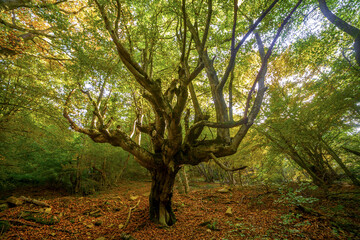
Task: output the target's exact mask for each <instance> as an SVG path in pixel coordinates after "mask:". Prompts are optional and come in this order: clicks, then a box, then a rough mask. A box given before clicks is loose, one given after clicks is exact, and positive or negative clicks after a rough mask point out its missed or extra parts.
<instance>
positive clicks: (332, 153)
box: [322, 140, 360, 186]
mask: <svg viewBox="0 0 360 240" xmlns="http://www.w3.org/2000/svg"><path fill="white" fill-rule="evenodd" d="M322 142H323V144H324V147H325V149H326V151H327V152H328V153H329V154H330V155H331V156H332V157H333V158H334V160H335V161H336V162H337V163H338V164H339V166H340V167H341V168H342V169H343V170H344V172H345V174H346V175H347V176H348V177H349V178H350V179H351V181H352V182H353V184H354V185H356V186H360V181H359V180H358V179H357V178H356V177H355V176H354V174H352V173H351V172H350V170H349V169H348V168H347V167H346V166H345V164H344V163H343V161H342V160H341V158H340V157H339V156H338V155H337V154H336V152H335V151H334V150H333V149H332V148H331V147H330V146H329V145H328V144H327V143H326V142H325V141H324V140H322Z"/></svg>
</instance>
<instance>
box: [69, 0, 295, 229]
mask: <svg viewBox="0 0 360 240" xmlns="http://www.w3.org/2000/svg"><path fill="white" fill-rule="evenodd" d="M301 2H302V1H301V0H300V1H298V2H297V3H293V6H290V7H285V8H284V9H287V11H288V12H287V13H284V14H283V16H282V19H281V20H280V21H279V20H278V21H279V23H280V24H277V26H278V27H279V28H278V29H277V31H276V30H275V31H273V33H272V37H271V39H270V41H268V45H269V46H267V48H266V47H264V44H263V41H262V40H261V37H260V34H261V30H259V25H260V23H262V22H263V21H264V19H266V17H267V15H268V14H269V13H270V12H271V11H273V10H274V8H276V7H277V5H280V6H282V5H281V4H282V3H278V0H274V1H273V2H272V3H271V4H268V5H267V6H265V7H264V10H263V11H262V12H261V11H259V12H258V13H257V14H258V16H256V17H254V18H255V19H254V20H255V21H252V19H251V18H249V17H248V16H246V14H244V13H241V9H239V5H240V4H239V3H238V1H237V0H235V1H234V2H233V6H231V7H230V9H231V12H232V16H230V17H232V26H229V29H228V32H229V35H230V36H231V37H230V40H229V45H230V46H229V49H228V52H229V56H228V59H227V60H226V64H225V65H223V67H224V68H221V69H216V65H215V64H214V61H215V56H213V55H212V54H211V53H210V51H208V49H207V48H208V41H209V39H214V38H215V37H216V36H215V35H216V34H215V33H214V31H212V29H213V28H216V27H217V26H215V25H214V24H213V22H214V18H215V17H216V16H214V13H213V11H214V6H213V5H214V4H216V5H219V4H220V3H218V2H216V3H215V1H214V2H213V1H212V0H208V1H207V2H206V3H205V2H204V1H200V2H199V3H196V4H194V2H192V6H195V5H196V6H199V7H197V8H196V9H195V10H196V11H193V9H192V8H191V9H192V10H191V11H190V10H189V9H190V7H188V6H189V5H187V4H188V3H187V2H186V1H185V0H183V1H182V2H181V3H173V4H169V5H168V6H166V8H167V10H166V14H170V15H171V18H172V19H174V21H173V22H172V24H174V25H176V27H174V28H175V29H176V31H174V32H173V34H174V36H173V38H174V39H175V40H174V41H173V43H174V46H172V47H173V48H175V49H176V48H177V47H178V49H179V53H178V56H179V58H178V64H176V68H175V69H174V71H176V72H177V77H176V78H174V79H171V80H169V79H159V76H156V74H154V73H153V70H152V66H153V64H154V62H155V61H154V60H153V58H154V56H153V55H154V52H151V48H149V47H148V46H149V45H151V44H152V46H154V44H156V43H154V41H152V42H146V43H144V45H145V46H146V47H147V48H146V49H145V50H144V51H143V56H142V57H141V62H140V61H137V60H136V59H139V58H138V57H136V56H135V54H134V51H133V49H131V47H132V46H131V41H130V40H129V39H126V34H125V33H126V32H127V31H128V29H126V28H128V27H130V26H126V24H122V20H123V19H124V18H123V16H124V12H127V13H131V12H136V11H137V9H136V6H130V7H129V8H128V9H125V7H126V4H125V3H123V2H121V1H120V0H116V1H109V2H104V1H100V0H95V6H93V7H95V8H96V11H97V12H98V16H99V17H100V18H101V21H102V23H103V26H105V29H106V32H107V34H108V35H109V36H110V40H111V41H112V42H113V44H114V45H115V46H116V51H117V56H118V57H119V58H120V60H121V62H122V63H123V65H124V66H125V67H126V69H127V70H128V72H129V73H131V75H132V79H134V80H135V82H136V84H137V86H138V88H139V89H140V91H139V92H140V93H141V97H142V98H143V99H145V100H146V102H147V103H148V104H149V106H151V112H152V113H151V116H152V122H149V123H148V124H146V125H145V124H138V125H137V128H138V130H139V131H141V132H142V133H144V134H146V135H148V136H149V138H150V139H151V148H148V149H146V148H144V147H143V146H141V145H140V144H138V143H137V142H136V141H134V140H132V139H131V138H130V137H129V135H128V134H127V133H126V131H125V130H124V129H123V128H122V127H121V126H119V125H118V126H116V124H114V123H113V121H114V120H113V118H111V116H108V115H107V114H106V110H105V104H104V103H102V98H103V95H104V91H105V90H104V88H102V90H101V91H100V93H98V96H97V97H96V98H95V97H94V96H92V94H90V93H89V92H88V91H85V90H83V89H80V91H82V92H83V93H84V94H85V96H87V98H88V99H89V100H90V102H91V103H92V106H93V107H92V108H93V110H92V113H93V117H92V120H91V121H90V123H89V126H86V127H85V126H83V125H80V124H79V123H78V122H77V121H76V120H75V119H73V118H72V116H71V114H70V106H71V99H72V97H73V96H74V92H75V91H76V90H75V89H74V90H73V91H71V93H70V94H69V95H68V98H67V100H66V103H65V109H64V112H63V115H64V117H65V118H66V119H67V120H68V121H69V123H70V125H71V127H72V128H73V129H74V130H75V131H77V132H80V133H83V134H86V135H88V136H89V137H90V138H91V139H92V140H94V141H95V142H99V143H110V144H112V145H113V146H119V147H121V148H123V149H124V150H126V151H128V152H129V153H131V154H133V155H134V156H135V159H136V160H137V161H138V162H139V164H141V165H142V166H143V167H145V168H147V169H148V170H149V171H150V173H151V176H152V186H151V194H150V197H149V201H150V218H151V220H153V221H154V222H156V223H159V224H162V225H165V226H169V225H173V224H174V223H175V221H176V218H175V215H174V213H173V210H172V206H171V198H172V192H173V185H174V181H175V176H176V174H177V172H178V171H179V170H180V169H181V167H182V166H183V165H184V164H190V165H197V164H199V163H201V162H206V161H209V160H210V159H215V160H217V158H218V157H223V156H229V155H232V154H234V153H235V152H236V151H237V148H238V146H239V144H240V142H241V141H242V139H243V138H244V136H245V135H246V133H247V131H248V130H249V128H250V127H251V125H252V124H253V123H254V120H255V119H256V117H257V115H258V113H259V111H260V106H261V104H262V101H263V97H264V93H265V91H266V87H265V76H266V72H267V65H268V62H269V58H270V56H271V53H272V51H273V47H274V46H275V43H276V41H277V40H278V38H279V36H280V34H281V32H282V30H283V29H284V26H285V25H286V24H287V22H288V21H289V19H290V18H291V16H292V14H293V13H294V12H295V11H296V9H297V8H298V7H299V5H300V4H301ZM157 4H160V3H157ZM161 4H163V3H161ZM155 5H156V4H155ZM240 6H241V5H240ZM149 7H150V6H149ZM157 7H159V5H157ZM218 7H219V6H218ZM194 8H195V7H194ZM129 9H131V10H129ZM164 12H165V10H164ZM169 12H170V13H169ZM136 14H138V15H139V13H136ZM158 14H159V15H160V17H159V18H160V19H161V14H163V12H161V11H159V12H158ZM200 14H203V15H205V16H206V17H205V21H203V22H201V21H200V20H199V18H198V17H199V15H200ZM239 16H244V17H245V18H247V19H246V21H248V22H249V25H248V28H247V30H246V31H245V33H244V34H243V37H242V38H241V39H240V38H239V35H241V33H239V32H238V31H239V28H238V27H237V24H238V21H239V19H238V18H239ZM167 18H169V17H168V16H167ZM131 23H132V26H131V27H132V28H136V27H137V24H136V16H135V13H134V16H133V18H132V22H131ZM150 24H151V23H150V22H149V25H150ZM164 25H165V24H164ZM168 27H169V26H168ZM243 30H244V29H243ZM267 34H268V33H267ZM268 36H269V34H268ZM251 37H254V38H255V40H256V43H257V44H256V45H257V47H258V51H259V54H260V58H261V67H260V68H259V69H258V72H257V74H256V77H255V79H254V80H253V83H252V85H251V86H250V87H249V91H248V95H247V98H245V102H244V109H243V113H241V116H237V115H239V114H237V115H235V116H233V112H234V111H233V109H232V108H233V102H234V100H233V99H232V94H231V91H230V94H229V95H230V99H229V102H230V104H229V106H228V104H227V99H226V98H225V97H227V94H226V93H224V92H225V86H227V84H229V83H228V81H230V79H231V76H232V72H233V71H234V68H235V66H236V57H237V55H238V52H239V50H240V49H241V47H242V46H243V45H244V43H245V42H246V41H247V40H249V39H250V38H251ZM163 38H166V37H165V36H164V37H163ZM159 39H160V37H159V38H158V40H159ZM149 49H150V50H149ZM169 61H170V59H169ZM163 62H164V61H163ZM165 62H166V60H165ZM172 66H174V65H170V64H169V67H172ZM203 70H204V71H205V73H206V75H205V73H204V74H203ZM205 76H206V79H207V83H206V84H207V86H208V88H209V89H210V92H211V98H209V99H208V100H209V101H212V104H213V106H214V110H215V116H214V117H213V118H210V116H209V115H208V114H206V113H204V112H203V111H202V109H201V106H200V104H199V100H198V94H197V93H196V91H195V90H196V89H195V87H194V81H196V79H198V78H204V77H205ZM162 83H163V84H162ZM165 83H167V84H165ZM165 86H166V87H165ZM230 86H231V87H232V84H230ZM187 105H192V108H193V112H194V115H193V116H192V117H191V118H190V114H189V111H188V109H187ZM139 117H140V115H139ZM234 119H237V120H234ZM206 127H208V128H212V129H216V135H215V134H214V138H213V139H206V138H205V139H204V138H200V137H201V136H202V135H201V134H202V132H203V130H204V129H205V128H206ZM149 149H151V150H149Z"/></svg>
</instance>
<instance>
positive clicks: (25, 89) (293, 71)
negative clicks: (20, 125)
mask: <svg viewBox="0 0 360 240" xmlns="http://www.w3.org/2000/svg"><path fill="white" fill-rule="evenodd" d="M0 7H1V12H0V28H1V35H2V36H1V40H0V54H1V56H2V57H1V60H0V64H1V69H0V71H1V72H0V74H1V75H0V76H1V85H2V88H1V91H2V94H1V98H2V100H1V112H0V124H1V127H2V128H6V126H7V124H8V122H9V121H12V119H15V117H14V116H15V115H16V113H17V112H19V111H20V110H21V111H23V110H24V111H25V110H27V111H30V112H41V113H42V114H45V115H46V116H51V118H55V119H57V121H59V122H61V124H64V120H66V121H67V122H68V124H69V125H70V127H71V128H72V129H73V130H75V131H76V132H79V133H82V134H85V135H88V136H89V137H90V138H91V139H92V140H93V141H94V142H97V143H109V144H111V145H112V146H115V147H121V148H122V149H123V150H125V151H126V152H129V153H130V154H132V155H134V159H135V160H136V161H137V162H138V163H139V164H140V165H141V166H143V167H145V168H146V169H148V170H149V171H150V173H151V176H152V181H153V184H152V190H151V195H150V217H151V219H152V220H153V221H155V222H158V223H160V224H162V225H172V224H174V223H175V221H176V219H175V215H174V213H173V211H172V208H171V196H172V189H173V185H174V181H175V176H176V174H177V173H178V171H179V170H180V169H181V168H182V167H183V166H184V165H198V164H200V163H202V162H208V161H210V160H211V159H214V161H215V162H218V163H219V159H218V158H221V157H226V156H231V155H234V154H236V153H237V151H238V148H239V145H240V143H242V142H243V141H245V140H244V139H246V135H247V133H248V131H249V130H250V127H251V126H252V125H253V124H254V123H256V125H257V127H256V130H257V131H258V133H259V134H260V135H261V136H262V137H263V139H267V141H268V144H269V145H268V147H269V148H271V150H272V151H275V152H278V153H280V154H284V156H286V157H287V158H289V159H292V160H293V161H294V162H295V163H296V164H298V165H299V166H300V167H301V168H303V169H305V170H306V171H307V173H308V174H310V175H311V177H312V178H313V180H314V181H315V182H317V183H319V184H320V185H321V184H326V183H328V182H331V181H333V180H334V179H335V178H336V175H337V174H335V170H334V166H332V164H329V162H328V160H326V159H328V158H330V157H331V158H333V159H334V160H335V161H336V162H337V164H339V166H340V167H341V169H343V170H344V171H345V173H346V174H347V175H348V176H349V177H350V178H351V179H352V180H353V182H354V183H355V184H359V181H358V180H357V179H356V176H354V174H353V173H351V171H350V170H348V168H347V167H346V164H344V161H343V160H342V159H341V158H340V157H341V156H339V153H337V151H338V146H337V144H336V141H337V139H339V138H340V136H339V135H338V134H337V133H338V132H341V133H342V136H341V137H344V138H347V139H351V140H349V141H350V142H351V141H358V140H356V139H355V138H354V137H353V134H354V132H358V131H359V130H358V124H359V97H360V96H359V92H360V91H359V86H360V85H359V76H360V74H359V73H360V60H359V56H360V55H359V53H360V51H359V49H360V48H359V46H360V45H359V44H360V34H359V33H360V30H359V22H360V14H359V12H360V9H359V8H360V4H359V2H358V1H341V3H338V2H337V1H325V0H319V1H314V0H312V1H303V0H298V1H290V0H289V1H279V0H274V1H268V0H261V1H255V2H254V1H238V0H234V1H213V0H207V1H186V0H182V1H163V0H154V1H128V0H114V1H102V0H94V1H81V0H79V1H63V0H60V1H35V0H33V1H30V0H29V1H21V0H12V1H1V2H0ZM261 109H263V112H261ZM61 112H62V115H63V118H62V119H60V118H61ZM259 113H260V115H259ZM258 115H259V116H258ZM345 135H346V136H345ZM142 136H143V137H142ZM353 150H354V149H353ZM355 151H356V149H355ZM240 152H241V151H240ZM329 156H330V157H329ZM219 165H221V163H220V164H219ZM240 165H241V163H240ZM228 170H229V169H228ZM230 170H231V169H230ZM324 173H326V174H324Z"/></svg>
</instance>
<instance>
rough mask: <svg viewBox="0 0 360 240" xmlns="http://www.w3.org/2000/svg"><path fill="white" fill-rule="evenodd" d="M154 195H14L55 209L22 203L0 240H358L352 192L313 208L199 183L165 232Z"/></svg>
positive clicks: (134, 190) (139, 189)
mask: <svg viewBox="0 0 360 240" xmlns="http://www.w3.org/2000/svg"><path fill="white" fill-rule="evenodd" d="M149 189H150V183H149V182H125V183H123V184H122V185H121V186H119V187H117V188H114V189H111V190H108V191H103V192H99V193H97V194H94V195H91V196H87V197H82V196H72V195H66V194H62V193H61V192H54V191H51V190H46V189H28V190H27V191H26V192H21V191H18V192H15V193H14V195H15V196H21V195H26V196H29V197H31V198H34V199H38V200H41V201H43V202H45V203H48V204H49V205H50V206H51V207H50V208H44V207H40V206H36V205H33V204H23V205H21V206H17V207H13V208H9V209H6V210H4V211H2V212H0V220H1V221H5V220H6V221H8V222H9V223H10V228H9V229H8V230H7V231H6V232H4V233H3V234H2V235H0V239H98V240H105V239H138V240H139V239H161V240H163V239H360V235H359V229H360V227H359V226H360V219H359V216H360V215H359V212H360V211H359V209H360V208H359V205H360V202H359V201H357V200H356V199H358V197H359V189H355V188H352V187H350V186H348V187H347V188H344V187H341V188H340V187H338V188H336V189H332V190H329V191H332V194H329V192H328V193H327V195H326V196H327V197H326V198H325V197H322V194H323V193H321V191H317V192H312V193H309V194H312V196H315V197H317V198H319V199H320V200H319V201H317V202H315V203H313V204H311V208H309V209H311V210H309V209H308V208H305V209H304V208H302V207H299V206H296V205H294V204H292V205H286V204H284V203H279V202H278V201H277V200H278V199H279V198H281V195H280V193H279V192H278V191H276V190H274V189H268V188H265V187H255V186H254V187H235V188H233V189H232V190H231V191H229V192H226V193H220V192H218V190H219V189H222V187H221V186H220V185H217V184H205V183H196V185H193V186H192V190H191V192H190V193H189V194H186V195H185V194H180V193H179V192H178V191H177V190H175V191H174V196H173V208H174V212H175V214H176V216H177V220H178V221H177V222H176V224H175V225H174V226H171V227H168V228H162V227H160V226H158V225H156V224H154V223H152V222H151V221H150V220H149V213H148V208H149V206H148V204H149V202H148V195H149V194H148V192H149ZM329 196H332V197H329ZM349 196H350V197H349ZM130 208H132V210H131V213H130V216H129V210H130ZM229 208H231V209H229ZM227 211H228V213H227ZM229 211H230V212H229ZM1 231H4V229H0V232H1Z"/></svg>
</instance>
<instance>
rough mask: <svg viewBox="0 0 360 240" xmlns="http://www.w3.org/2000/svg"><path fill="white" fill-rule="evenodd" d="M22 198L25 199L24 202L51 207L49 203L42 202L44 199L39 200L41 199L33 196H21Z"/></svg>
mask: <svg viewBox="0 0 360 240" xmlns="http://www.w3.org/2000/svg"><path fill="white" fill-rule="evenodd" d="M20 199H21V200H23V201H24V202H29V203H33V204H35V205H38V206H42V207H50V205H49V204H47V203H46V202H42V201H39V200H36V199H32V198H28V197H24V196H21V197H20Z"/></svg>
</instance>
